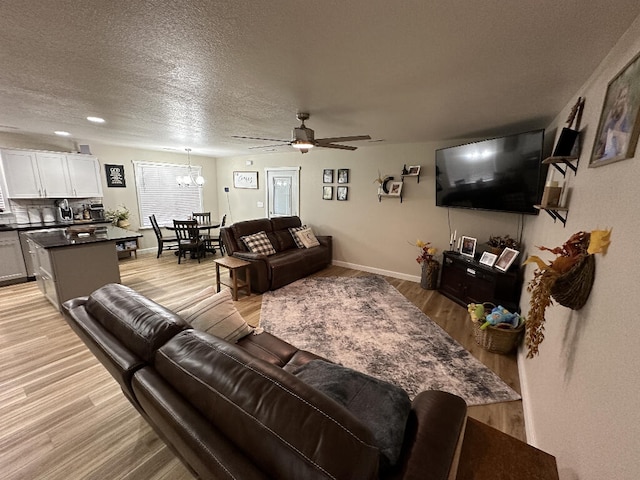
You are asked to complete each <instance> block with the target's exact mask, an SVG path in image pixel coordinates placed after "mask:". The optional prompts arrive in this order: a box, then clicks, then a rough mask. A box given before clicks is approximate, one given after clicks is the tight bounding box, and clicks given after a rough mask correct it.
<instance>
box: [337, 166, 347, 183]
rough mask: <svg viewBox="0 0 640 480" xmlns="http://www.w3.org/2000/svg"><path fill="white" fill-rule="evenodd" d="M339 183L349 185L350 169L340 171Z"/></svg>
mask: <svg viewBox="0 0 640 480" xmlns="http://www.w3.org/2000/svg"><path fill="white" fill-rule="evenodd" d="M338 183H349V169H348V168H340V169H338Z"/></svg>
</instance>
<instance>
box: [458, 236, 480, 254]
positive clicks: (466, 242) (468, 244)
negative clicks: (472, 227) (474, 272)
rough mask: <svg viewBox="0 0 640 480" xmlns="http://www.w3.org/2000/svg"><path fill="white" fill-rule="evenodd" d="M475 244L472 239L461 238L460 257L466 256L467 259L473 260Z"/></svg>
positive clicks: (474, 240)
mask: <svg viewBox="0 0 640 480" xmlns="http://www.w3.org/2000/svg"><path fill="white" fill-rule="evenodd" d="M476 243H477V240H476V239H475V238H473V237H464V236H463V237H462V240H461V241H460V253H461V254H462V255H466V256H467V257H471V258H473V256H474V255H475V254H476Z"/></svg>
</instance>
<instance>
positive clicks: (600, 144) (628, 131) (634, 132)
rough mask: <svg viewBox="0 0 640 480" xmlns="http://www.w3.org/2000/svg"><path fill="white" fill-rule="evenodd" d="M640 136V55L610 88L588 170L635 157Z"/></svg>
mask: <svg viewBox="0 0 640 480" xmlns="http://www.w3.org/2000/svg"><path fill="white" fill-rule="evenodd" d="M639 134H640V53H639V54H638V55H636V56H635V57H634V59H633V60H631V62H629V63H628V64H627V65H626V66H625V67H624V68H623V69H622V70H621V71H620V72H619V73H618V74H617V75H616V76H615V77H614V78H613V80H611V81H610V82H609V85H608V86H607V93H606V96H605V98H604V104H603V106H602V113H601V114H600V121H599V122H598V129H597V130H596V138H595V141H594V142H593V151H592V152H591V159H590V160H589V167H600V166H602V165H607V164H609V163H613V162H618V161H620V160H624V159H627V158H631V157H633V156H634V154H635V151H636V145H637V143H638V135H639Z"/></svg>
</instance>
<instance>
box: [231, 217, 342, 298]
mask: <svg viewBox="0 0 640 480" xmlns="http://www.w3.org/2000/svg"><path fill="white" fill-rule="evenodd" d="M301 225H302V222H301V221H300V218H299V217H277V218H272V219H268V218H261V219H257V220H247V221H244V222H237V223H234V224H233V225H230V226H228V227H225V228H221V229H220V239H221V240H222V242H223V243H224V247H225V249H226V252H227V254H228V255H230V256H233V257H237V258H241V259H243V260H246V261H248V262H250V263H251V265H250V267H249V268H250V271H251V290H253V291H254V292H258V293H263V292H266V291H268V290H275V289H277V288H280V287H283V286H285V285H288V284H289V283H291V282H295V281H296V280H299V279H301V278H304V277H306V276H308V275H311V274H312V273H314V272H317V271H319V270H322V269H323V268H325V267H327V266H329V265H331V259H332V256H333V250H332V238H331V236H318V237H317V238H318V241H319V242H320V245H319V246H317V247H312V248H298V247H297V246H296V243H295V241H294V240H293V237H292V236H291V233H290V232H289V228H293V227H300V226H301ZM262 231H264V232H265V233H266V234H267V237H268V238H269V240H270V241H271V244H272V245H273V247H274V249H275V250H276V253H275V254H273V255H263V254H259V253H253V252H251V251H249V249H248V248H247V247H246V245H245V244H244V242H243V241H242V240H241V239H240V238H241V237H243V236H245V235H253V234H254V233H258V232H262ZM240 275H244V272H240ZM243 279H244V278H243Z"/></svg>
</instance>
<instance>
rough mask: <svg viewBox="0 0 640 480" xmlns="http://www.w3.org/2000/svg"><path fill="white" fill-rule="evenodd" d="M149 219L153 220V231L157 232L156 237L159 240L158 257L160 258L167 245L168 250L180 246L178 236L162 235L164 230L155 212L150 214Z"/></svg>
mask: <svg viewBox="0 0 640 480" xmlns="http://www.w3.org/2000/svg"><path fill="white" fill-rule="evenodd" d="M149 220H150V221H151V226H152V227H153V233H155V234H156V239H157V240H158V255H156V258H160V255H162V250H163V249H164V247H165V245H166V247H167V250H173V249H176V248H178V238H177V237H165V236H164V235H162V230H160V226H159V225H158V220H156V216H155V214H154V215H150V216H149Z"/></svg>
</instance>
